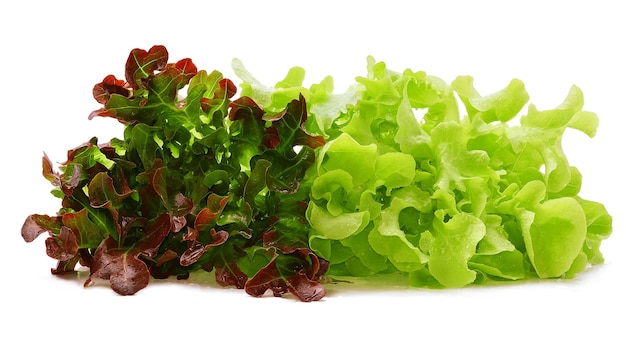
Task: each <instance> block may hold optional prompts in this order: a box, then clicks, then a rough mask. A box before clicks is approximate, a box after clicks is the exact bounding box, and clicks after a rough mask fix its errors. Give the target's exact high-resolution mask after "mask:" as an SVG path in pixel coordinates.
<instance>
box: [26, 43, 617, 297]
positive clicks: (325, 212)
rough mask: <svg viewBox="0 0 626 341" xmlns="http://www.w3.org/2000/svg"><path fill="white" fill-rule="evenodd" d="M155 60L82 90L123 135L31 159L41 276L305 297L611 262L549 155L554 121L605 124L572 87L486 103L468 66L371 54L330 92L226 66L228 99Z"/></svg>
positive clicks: (558, 124)
mask: <svg viewBox="0 0 626 341" xmlns="http://www.w3.org/2000/svg"><path fill="white" fill-rule="evenodd" d="M168 58H169V54H168V51H167V49H166V48H165V47H164V46H160V45H157V46H153V47H152V48H151V49H149V50H147V51H146V50H142V49H133V50H132V51H131V52H130V54H129V56H128V59H127V61H126V67H125V78H124V79H117V78H116V77H115V76H113V75H108V76H106V77H105V78H104V79H103V80H102V82H100V83H98V84H96V85H95V86H94V88H93V96H94V99H95V100H96V101H97V102H98V103H99V104H100V105H101V107H100V108H99V109H97V110H95V111H93V112H92V113H91V114H90V116H89V118H90V119H93V118H95V117H105V118H112V119H115V120H117V121H118V122H119V123H121V124H122V125H123V127H124V130H123V132H124V135H123V138H121V139H117V138H114V139H112V140H111V141H109V142H105V143H99V141H98V139H97V138H96V137H93V138H91V139H89V140H88V141H87V142H86V143H84V144H81V145H79V146H78V147H76V148H74V149H70V150H69V151H68V159H67V161H66V162H64V163H62V164H61V165H60V166H59V169H58V170H56V169H54V167H53V163H52V161H51V160H50V159H49V158H48V157H47V156H46V155H45V154H44V157H43V158H42V166H43V167H42V168H43V172H42V174H43V176H44V177H45V178H46V179H47V180H48V181H49V182H50V183H51V184H52V185H53V190H52V193H53V195H55V196H56V197H57V198H59V199H61V208H60V209H59V211H58V213H57V214H56V215H54V216H48V215H43V214H32V215H30V216H28V217H27V218H26V220H25V222H24V224H23V226H22V231H21V232H22V237H23V239H24V240H25V241H26V242H31V241H33V240H35V239H36V238H37V237H38V236H39V235H41V234H42V233H47V234H48V238H47V239H46V241H45V244H46V253H47V254H48V255H49V256H50V257H52V258H54V259H57V260H58V264H57V267H56V268H55V269H53V270H52V272H53V273H54V274H64V273H67V272H72V271H75V268H76V266H77V265H79V264H80V265H83V266H85V267H88V268H89V276H87V279H86V281H85V286H92V285H95V284H96V282H97V281H100V280H104V281H108V283H109V284H110V286H111V288H112V289H113V290H114V291H115V292H117V293H118V294H120V295H132V294H134V293H136V292H137V291H139V290H142V289H143V288H144V287H146V286H147V285H148V283H149V281H150V278H151V277H152V278H167V277H170V276H174V277H176V278H179V279H185V278H188V277H189V274H190V273H191V272H192V271H200V270H203V271H208V272H214V273H215V277H216V281H217V283H219V284H220V285H223V286H234V287H237V288H240V289H244V290H245V292H246V293H248V294H249V295H252V296H255V297H257V296H263V295H264V294H265V293H266V292H268V291H269V292H271V293H272V294H273V295H274V296H283V295H285V294H291V295H294V296H295V297H296V298H297V299H299V300H301V301H317V300H320V299H322V298H323V297H324V295H325V294H326V291H325V289H324V285H323V284H324V282H326V281H328V278H333V277H334V276H364V277H365V276H375V275H382V274H393V275H395V276H398V275H399V277H405V278H406V279H407V283H408V284H409V285H411V286H415V287H435V288H441V287H463V286H466V285H470V284H480V283H483V282H485V281H487V280H520V279H524V278H530V277H538V278H572V277H575V276H576V275H577V274H578V273H580V272H581V271H584V270H585V269H586V268H587V267H588V266H590V265H595V264H599V263H602V262H603V261H604V258H603V255H602V252H601V251H600V247H601V244H602V242H603V240H605V239H607V238H608V237H609V236H610V235H611V232H612V217H611V215H610V214H609V213H608V212H607V210H606V209H605V207H604V206H603V205H602V204H601V203H598V202H594V201H591V200H587V199H584V198H582V197H580V196H579V192H580V189H581V186H582V174H581V173H580V171H579V170H578V169H577V168H576V167H575V166H573V165H570V163H569V161H568V159H567V157H566V155H565V153H564V150H563V148H562V146H561V143H562V140H563V134H564V133H565V131H566V130H568V129H574V130H578V131H580V132H582V133H584V134H586V135H587V136H589V137H593V136H594V135H595V134H596V130H597V127H598V124H599V120H598V117H597V115H596V114H594V113H592V112H589V111H585V110H584V109H583V104H584V100H583V94H582V91H581V90H580V89H579V88H578V87H576V86H572V87H571V89H570V91H569V93H568V94H567V96H566V98H565V100H564V101H563V103H562V104H560V105H558V106H557V107H556V108H554V109H548V110H539V109H538V108H537V107H536V106H535V105H533V104H529V99H530V96H529V94H528V93H527V92H526V89H525V86H524V83H523V82H522V81H521V80H518V79H513V80H511V82H510V83H509V84H508V85H507V86H506V87H505V88H503V89H502V90H500V91H497V92H495V93H492V94H488V95H485V96H483V95H481V94H480V93H479V92H478V90H476V89H475V87H474V80H473V78H472V77H470V76H459V77H457V78H456V79H454V80H453V81H452V82H451V83H450V84H448V83H446V82H445V81H444V80H442V79H441V78H438V77H435V76H433V75H429V74H427V73H426V72H423V71H417V72H416V71H412V70H410V69H407V70H405V71H403V72H396V71H392V70H389V69H387V67H386V65H385V64H384V63H382V62H376V61H375V60H374V58H372V57H368V59H367V73H366V75H364V76H359V77H356V79H355V80H356V82H355V84H353V85H352V86H350V87H349V88H348V89H347V90H346V91H345V92H344V93H334V92H333V91H334V86H333V79H332V77H330V76H328V77H325V78H323V79H322V80H321V81H320V82H319V83H314V84H312V85H310V86H304V85H303V82H304V76H305V72H304V69H302V68H300V67H294V68H292V69H290V70H289V72H288V73H287V75H286V76H285V78H284V79H282V80H281V81H279V82H277V83H276V84H275V85H274V86H266V85H264V84H262V83H261V82H259V81H258V80H257V79H255V78H254V77H253V76H252V74H251V73H250V72H248V70H246V68H245V67H244V66H243V63H242V62H241V61H239V60H237V59H235V60H233V69H234V72H235V74H236V75H237V76H238V77H239V78H240V79H241V80H242V84H241V85H240V87H239V90H240V91H239V90H238V89H237V87H236V86H235V84H234V83H233V82H232V81H231V80H230V79H228V78H224V77H223V75H222V74H221V73H220V72H219V71H213V72H210V73H209V72H207V71H205V70H198V69H197V68H196V66H195V64H194V63H193V62H192V60H191V59H189V58H184V59H181V60H179V61H177V62H170V61H169V59H168ZM238 92H239V94H238ZM236 95H238V96H236ZM524 108H526V113H524V114H521V115H520V112H522V110H523V109H524ZM463 109H464V110H463Z"/></svg>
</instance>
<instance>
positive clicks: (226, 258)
mask: <svg viewBox="0 0 626 341" xmlns="http://www.w3.org/2000/svg"><path fill="white" fill-rule="evenodd" d="M184 91H186V96H184V94H183V92H184ZM236 93H237V88H236V87H235V85H234V84H233V83H232V81H230V80H229V79H227V78H224V77H223V76H222V74H221V73H219V72H217V71H214V72H211V73H208V72H206V71H204V70H200V71H198V70H197V68H196V66H195V65H194V63H193V62H192V61H191V60H190V59H182V60H180V61H178V62H176V63H169V62H168V51H167V50H166V48H165V47H164V46H154V47H152V48H151V49H150V50H148V51H145V50H141V49H134V50H132V51H131V53H130V55H129V57H128V60H127V62H126V72H125V80H120V79H117V78H116V77H115V76H113V75H109V76H106V77H105V78H104V79H103V81H102V82H100V83H98V84H96V85H95V87H94V89H93V95H94V97H95V99H96V100H97V101H98V102H99V103H101V104H102V105H103V107H102V108H100V109H98V110H96V111H94V112H92V113H91V116H90V118H93V117H97V116H100V117H110V118H114V119H117V120H118V121H119V122H120V123H122V124H123V125H124V138H123V139H113V140H112V141H110V142H107V143H103V144H99V143H98V141H97V139H96V138H92V139H91V140H89V141H88V142H87V143H85V144H83V145H80V146H79V147H77V148H74V149H72V150H70V151H69V152H68V159H67V161H66V162H65V163H63V164H62V165H61V166H60V171H56V170H55V169H54V167H53V164H52V162H51V161H50V160H49V159H48V157H47V156H45V155H44V157H43V175H44V176H45V177H46V179H48V180H49V181H50V182H51V183H52V184H53V185H54V190H53V194H54V195H56V196H57V197H59V198H60V199H61V200H62V208H61V209H60V211H59V212H58V214H57V215H55V216H48V215H42V214H33V215H31V216H29V217H28V218H27V219H26V221H25V223H24V225H23V227H22V236H23V237H24V239H25V240H26V241H32V240H34V239H35V238H37V236H38V235H40V234H41V233H43V232H48V234H49V237H48V238H47V240H46V242H45V244H46V251H47V254H48V255H49V256H50V257H52V258H55V259H58V266H57V267H56V269H53V273H57V274H60V273H66V272H71V271H74V270H75V267H76V265H77V264H79V263H80V264H81V265H83V266H87V267H89V269H90V275H89V278H88V279H87V281H86V282H85V286H88V285H91V284H93V283H94V282H95V281H96V280H98V279H103V280H109V281H110V285H111V287H112V289H113V290H114V291H115V292H117V293H119V294H122V295H131V294H134V293H136V292H137V291H139V290H141V289H142V288H144V287H145V286H147V285H148V282H149V279H150V277H154V278H167V277H170V276H176V277H178V278H187V277H188V276H189V273H190V272H191V271H195V270H205V271H214V272H215V276H216V280H217V282H218V283H219V284H221V285H224V286H235V287H237V288H243V289H245V291H246V292H247V293H249V294H250V295H253V296H261V295H263V294H264V293H265V292H266V291H268V290H271V291H272V292H273V294H274V295H276V296H281V295H283V294H285V293H291V294H293V295H295V296H296V297H298V298H299V299H300V300H303V301H312V300H319V299H321V298H322V297H324V295H325V290H324V287H323V286H322V284H321V283H320V279H321V278H322V275H323V274H324V273H325V271H326V270H327V268H328V262H327V261H326V260H324V259H320V258H318V257H317V255H316V254H315V253H313V252H312V251H311V250H310V249H309V248H308V230H309V225H308V223H307V222H306V218H305V210H306V203H307V201H308V191H307V190H306V189H302V188H304V186H301V182H302V180H303V177H304V174H305V172H306V170H307V169H308V168H309V167H310V166H312V165H313V163H314V160H315V153H314V149H315V148H317V147H319V146H320V145H323V144H324V143H325V140H324V139H323V138H322V137H321V136H314V135H311V134H309V133H307V132H306V131H305V130H304V126H303V124H304V122H305V121H306V120H307V106H306V102H305V99H304V97H299V98H295V99H293V100H291V101H289V102H288V103H286V104H285V106H284V107H283V108H282V110H280V111H278V112H271V113H268V112H266V111H264V110H263V108H262V107H260V106H259V105H258V104H257V103H255V101H254V100H253V99H251V98H249V97H239V98H237V99H233V97H234V96H235V95H236ZM296 146H297V148H295V147H296ZM301 187H302V188H301Z"/></svg>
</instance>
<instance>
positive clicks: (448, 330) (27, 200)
mask: <svg viewBox="0 0 626 341" xmlns="http://www.w3.org/2000/svg"><path fill="white" fill-rule="evenodd" d="M618 3H619V2H617V1H615V2H608V1H587V2H578V1H567V2H565V1H564V2H557V1H500V2H496V1H493V2H488V1H467V2H463V1H413V2H409V1H395V0H384V1H345V2H341V1H338V0H334V1H326V0H316V1H234V0H233V1H220V2H212V1H202V2H200V1H198V2H185V1H182V0H181V1H167V2H165V1H130V0H128V1H101V2H92V1H82V2H78V1H76V2H73V3H72V2H68V1H58V0H57V1H5V2H3V3H2V4H1V5H0V49H1V50H0V51H1V53H0V62H1V63H0V67H1V71H0V87H1V88H0V89H1V91H0V119H1V120H2V121H1V123H0V129H2V131H1V134H0V139H1V140H0V148H1V151H2V167H1V170H0V171H1V172H2V173H1V176H0V181H2V182H1V183H2V187H1V190H2V198H3V199H2V204H1V206H0V207H1V211H0V212H1V213H2V215H1V216H2V222H3V223H2V235H1V238H2V242H1V243H0V255H1V256H0V260H1V261H2V266H1V267H0V279H1V282H0V283H1V290H0V298H1V300H0V311H1V312H2V316H3V317H2V318H1V319H0V339H2V340H10V339H15V337H18V338H19V339H33V340H36V339H38V338H43V337H51V338H52V339H67V340H78V339H87V340H105V339H106V340H130V339H137V338H139V337H146V338H150V339H155V340H165V339H170V338H178V339H180V340H185V339H192V338H193V339H202V340H208V339H217V338H219V339H237V340H238V339H244V338H251V339H286V338H293V339H298V338H303V339H332V340H339V339H341V338H348V339H354V340H356V339H365V338H366V337H367V339H384V340H395V339H400V338H404V339H415V340H418V339H419V340H444V339H445V340H453V339H458V340H471V339H480V340H498V339H506V340H515V339H537V340H547V339H558V340H567V339H582V338H587V337H588V338H589V339H593V340H618V339H621V340H623V339H625V338H626V333H625V331H624V309H625V308H624V307H626V300H625V294H624V292H625V290H624V289H623V288H624V285H625V278H626V277H625V276H624V272H625V270H626V267H625V264H624V263H625V260H626V256H625V251H624V249H625V245H626V235H625V232H624V223H625V217H624V211H625V210H624V202H623V200H622V198H623V196H624V193H625V192H626V188H625V186H624V179H625V177H624V168H623V166H622V165H623V158H624V147H625V146H626V138H625V136H626V133H625V132H626V130H625V129H626V125H625V123H626V122H625V120H624V116H625V114H626V113H625V112H624V111H625V110H624V107H625V106H624V97H625V93H626V85H625V82H624V80H625V79H626V67H625V66H624V63H625V62H626V55H625V53H624V49H623V47H624V43H625V42H626V40H625V39H624V34H625V33H626V25H625V24H624V18H623V14H624V11H623V10H622V7H621V6H618ZM155 44H163V45H165V46H166V47H167V48H168V50H169V52H170V60H171V61H175V60H178V59H181V58H184V57H190V58H192V59H193V60H194V62H195V63H196V65H197V66H198V67H199V68H201V69H207V70H208V71H211V70H213V69H218V70H220V71H222V72H223V73H224V74H225V75H226V76H227V77H231V78H232V79H233V80H234V81H235V83H236V84H239V80H238V79H237V78H236V77H235V76H234V73H233V72H232V70H231V69H230V61H231V59H232V58H235V57H236V58H239V59H241V60H242V61H243V62H244V64H245V65H246V67H247V68H248V69H249V70H250V71H251V72H252V74H253V75H255V76H256V77H257V79H259V80H261V81H262V82H264V83H266V84H270V85H271V84H274V83H275V82H276V81H278V80H280V79H282V77H283V76H284V75H285V73H286V72H287V70H288V69H289V68H290V67H291V66H295V65H298V66H302V67H304V68H305V69H306V70H307V84H310V83H313V82H318V81H319V80H321V79H322V78H323V77H324V76H326V75H332V76H334V78H335V82H336V89H335V91H336V92H341V91H343V90H344V89H345V88H346V87H347V86H348V85H349V84H352V83H353V81H354V77H355V76H359V75H365V74H366V57H367V56H368V55H372V56H374V57H375V58H376V59H377V60H382V61H385V62H386V63H387V65H388V67H389V68H390V69H393V70H397V71H401V70H403V69H405V68H411V69H413V70H424V71H426V72H428V73H430V74H433V75H436V76H439V77H441V78H443V79H444V80H446V81H448V82H450V81H452V80H453V79H454V78H455V77H456V76H457V75H464V74H469V75H472V76H473V77H474V78H475V80H476V82H475V85H476V87H477V89H478V90H479V92H481V94H488V93H491V92H494V91H497V90H499V89H501V88H503V87H504V86H506V85H507V84H508V82H509V80H510V79H511V78H513V77H516V78H520V79H522V80H523V81H524V82H525V84H526V88H527V90H528V92H529V94H530V96H531V102H533V103H535V104H536V105H537V106H538V107H539V109H550V108H552V107H555V106H556V105H558V104H560V103H561V101H562V100H563V98H564V97H565V95H566V94H567V92H568V90H569V88H570V86H571V85H572V84H576V85H578V86H579V87H580V88H582V90H583V92H584V93H585V100H586V102H585V104H586V109H587V110H589V111H594V112H596V113H597V114H598V116H599V117H600V128H599V129H598V134H597V136H596V137H595V138H593V139H589V138H587V137H585V136H583V135H582V134H576V133H573V134H568V135H566V138H565V140H564V144H565V150H566V153H567V155H568V156H569V158H570V163H571V164H573V165H576V166H577V167H579V169H580V170H581V172H582V174H583V189H582V193H581V194H582V196H583V197H585V198H587V199H591V200H596V201H600V202H602V203H604V204H605V205H606V207H607V209H608V210H609V212H610V213H611V214H612V215H613V218H614V221H613V222H614V224H613V226H614V233H613V235H612V236H611V237H610V238H609V239H608V240H607V241H605V243H604V244H603V247H602V250H603V252H604V255H605V257H606V262H605V264H603V265H601V266H598V267H595V268H593V269H590V270H589V271H587V272H585V273H583V274H581V275H579V276H578V277H577V278H576V279H574V280H567V281H565V280H555V281H541V282H531V283H512V284H508V285H502V286H496V287H471V288H464V289H458V290H451V289H450V290H440V291H432V290H423V289H407V288H403V287H395V286H387V287H385V286H380V285H356V284H355V285H329V286H328V287H327V290H328V295H327V296H326V297H325V298H324V300H323V301H322V302H316V303H308V304H305V303H299V302H296V301H295V300H293V299H276V298H272V297H266V298H260V299H259V298H252V297H249V296H247V295H246V294H245V293H244V292H243V291H239V290H235V289H224V288H220V287H218V286H216V285H215V283H214V282H213V281H212V280H211V276H212V275H206V276H205V275H198V276H195V277H194V278H192V280H190V281H186V282H176V281H175V280H172V281H152V282H151V284H150V285H149V286H148V287H147V288H146V289H144V290H142V291H140V292H139V293H137V294H136V295H135V296H132V297H121V296H118V295H116V294H115V293H113V291H111V290H110V289H109V288H108V287H107V286H106V285H101V286H96V287H91V288H87V289H83V288H82V283H83V281H84V277H83V278H78V279H76V278H73V279H62V278H57V277H54V276H52V275H51V274H50V272H49V269H50V268H51V267H54V265H55V264H56V262H55V261H54V260H52V259H50V258H48V257H47V256H46V255H45V250H44V244H43V242H44V239H45V236H41V237H40V238H39V239H38V240H36V241H35V242H33V243H30V244H27V243H25V242H24V241H23V240H22V239H21V236H20V228H21V226H22V223H23V221H24V219H25V218H26V217H27V216H28V215H29V214H31V213H43V214H54V213H55V211H56V209H58V207H59V204H60V203H59V202H57V200H56V199H55V198H53V197H52V196H51V195H50V194H49V190H50V189H51V187H50V185H49V183H48V182H47V181H46V180H44V179H43V177H41V168H40V165H41V156H42V155H43V152H44V151H45V152H46V153H48V155H49V156H50V157H51V159H52V160H54V161H55V162H62V161H65V157H66V154H65V153H66V151H67V150H68V149H70V148H72V147H75V146H76V145H78V144H80V143H82V142H85V141H87V140H88V139H89V138H91V137H92V136H98V137H99V138H100V141H106V140H108V139H110V138H111V137H114V136H118V137H119V136H120V134H121V131H122V130H121V125H119V124H118V123H117V122H116V121H114V120H112V119H105V118H96V119H94V120H91V121H89V120H88V119H87V116H88V114H89V113H90V112H91V111H92V110H94V109H97V108H98V107H99V105H98V103H96V102H95V101H94V100H93V99H92V97H91V89H92V87H93V85H94V84H95V83H97V82H99V81H101V80H102V78H103V77H104V76H106V75H107V74H110V73H112V74H115V75H117V76H118V77H119V78H121V77H123V73H124V69H123V67H124V63H125V61H126V57H127V56H128V53H129V52H130V50H131V49H132V48H135V47H140V48H143V49H148V48H150V47H151V46H152V45H155Z"/></svg>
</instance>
